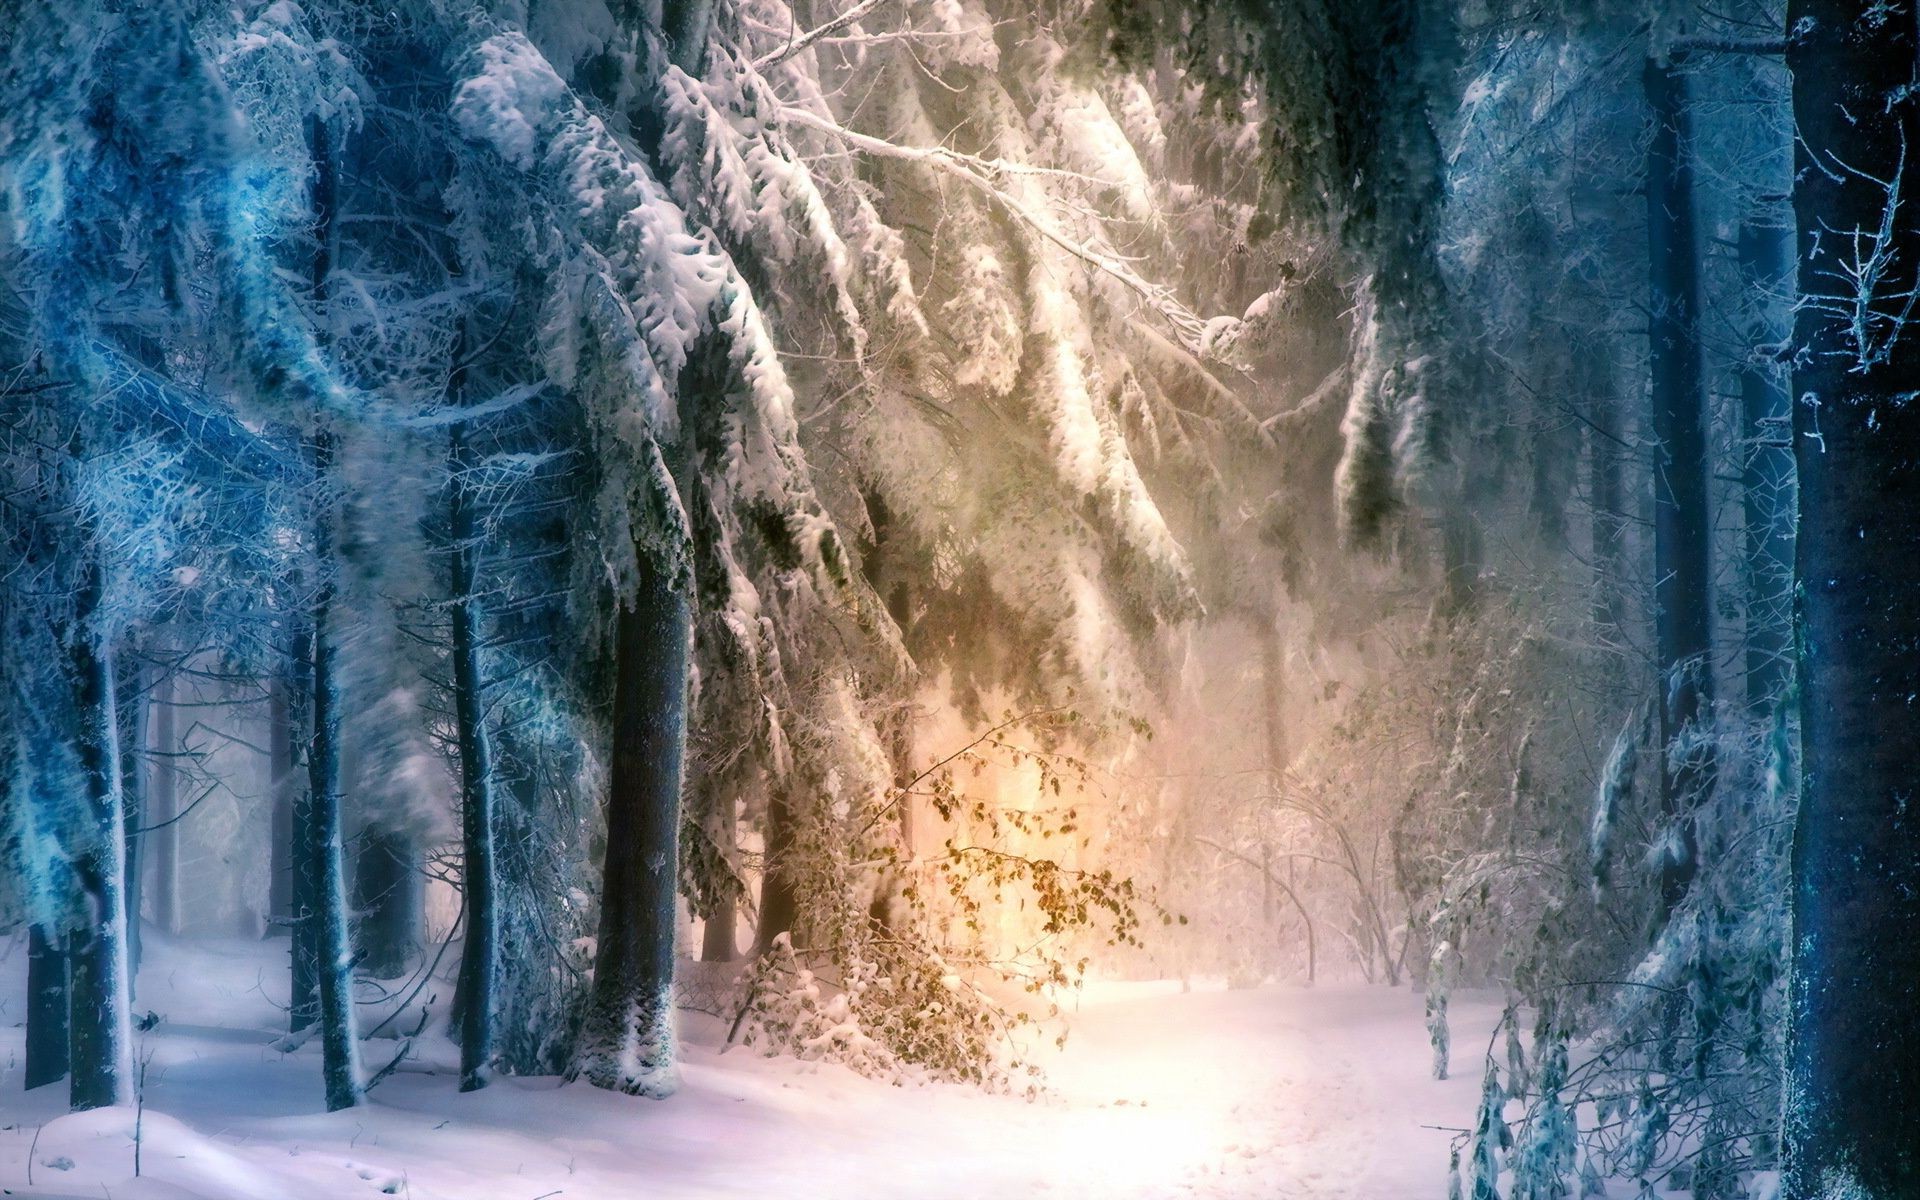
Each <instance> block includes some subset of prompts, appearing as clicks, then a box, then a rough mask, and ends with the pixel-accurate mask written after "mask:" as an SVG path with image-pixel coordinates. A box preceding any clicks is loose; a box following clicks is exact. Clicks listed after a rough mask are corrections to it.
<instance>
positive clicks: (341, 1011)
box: [306, 116, 361, 1112]
mask: <svg viewBox="0 0 1920 1200" xmlns="http://www.w3.org/2000/svg"><path fill="white" fill-rule="evenodd" d="M308 130H309V136H310V138H311V148H312V151H313V164H314V180H313V211H314V215H315V230H314V233H315V242H316V245H317V246H318V249H317V250H316V252H315V254H314V258H313V293H314V299H315V301H316V302H317V303H318V304H319V305H321V306H322V307H323V308H324V306H325V304H326V301H327V292H328V277H329V276H330V275H331V274H332V272H333V239H334V215H335V213H336V211H337V207H336V196H335V169H336V164H335V162H334V156H333V147H332V131H331V130H330V129H329V128H328V126H327V122H326V120H325V119H323V118H321V117H318V116H316V117H314V118H313V119H312V120H311V122H310V124H309V127H308ZM333 456H334V446H333V434H332V432H331V431H330V430H329V429H328V428H327V424H326V417H325V416H321V417H320V418H319V424H318V427H317V428H316V429H315V431H314V435H313V477H314V479H315V481H316V483H317V485H318V488H319V491H320V495H321V497H322V499H321V507H320V510H319V512H318V513H317V514H316V517H315V520H314V523H313V553H314V560H315V562H316V564H317V565H318V569H319V573H320V577H319V581H318V586H317V588H316V590H315V594H314V599H313V627H312V653H313V658H312V668H311V669H312V683H313V694H312V697H311V701H312V706H313V738H312V740H311V741H310V742H309V743H308V744H307V781H308V789H309V791H310V793H311V795H310V797H309V800H308V806H307V818H308V822H307V849H308V850H309V851H311V852H312V853H313V854H314V855H315V856H316V857H317V860H318V873H317V878H316V880H315V882H316V884H317V886H316V888H315V889H314V891H315V894H314V895H313V897H312V900H313V902H314V904H315V905H316V908H315V909H314V911H313V913H312V915H311V916H310V917H309V918H308V921H307V922H306V923H307V924H311V925H312V926H313V945H314V954H315V957H316V959H317V962H318V971H317V974H318V976H319V979H318V982H319V989H318V990H319V994H320V1051H321V1072H322V1078H323V1080H324V1082H325V1085H326V1096H327V1110H328V1111H329V1112H335V1111H338V1110H340V1109H343V1108H351V1107H353V1106H354V1105H356V1104H358V1103H360V1099H361V1093H360V1063H359V1049H360V1047H359V1039H358V1036H357V1034H356V1032H355V1028H354V1014H353V966H354V960H353V946H352V939H351V936H350V933H349V930H348V928H347V889H346V870H345V863H344V861H343V857H344V847H343V845H342V837H341V802H340V685H339V680H338V677H337V674H336V670H335V665H334V652H335V646H334V638H335V636H336V634H335V631H334V628H333V599H334V585H333V578H332V574H331V572H332V570H333V557H334V554H333V522H334V519H335V515H336V508H337V505H336V502H335V501H334V500H333V498H332V494H331V489H332V486H333V482H334V478H333V476H334V470H333Z"/></svg>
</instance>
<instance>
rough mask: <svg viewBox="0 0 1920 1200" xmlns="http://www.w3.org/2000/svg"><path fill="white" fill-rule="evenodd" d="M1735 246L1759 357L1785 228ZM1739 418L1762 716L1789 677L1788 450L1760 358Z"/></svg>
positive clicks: (1781, 278)
mask: <svg viewBox="0 0 1920 1200" xmlns="http://www.w3.org/2000/svg"><path fill="white" fill-rule="evenodd" d="M1738 252H1739V256H1740V274H1741V278H1742V279H1743V280H1744V281H1745V282H1746V285H1747V288H1748V290H1749V292H1750V293H1751V294H1752V296H1753V304H1754V309H1755V315H1754V320H1753V324H1752V326H1751V328H1750V330H1749V333H1748V339H1749V345H1748V351H1747V352H1748V354H1749V355H1750V356H1753V357H1755V358H1756V359H1757V356H1760V355H1763V354H1766V353H1767V352H1768V348H1770V347H1772V346H1776V345H1778V344H1779V343H1780V342H1781V341H1783V340H1784V339H1785V336H1786V334H1785V331H1784V330H1782V329H1778V328H1776V327H1775V326H1774V324H1773V322H1772V321H1771V320H1770V317H1771V315H1772V314H1771V313H1770V312H1769V310H1768V304H1769V298H1770V297H1773V296H1777V295H1780V294H1781V293H1782V292H1784V291H1785V289H1786V285H1787V283H1788V281H1789V279H1790V272H1789V271H1788V267H1787V262H1786V252H1787V243H1786V237H1785V233H1784V231H1783V230H1780V229H1777V228H1767V227H1765V226H1762V225H1753V224H1749V225H1743V226H1741V228H1740V237H1739V242H1738ZM1740 416H1741V420H1740V435H1741V438H1742V439H1743V440H1744V441H1745V443H1746V447H1745V449H1746V453H1745V455H1744V456H1743V459H1742V469H1741V475H1740V478H1741V493H1742V496H1743V499H1744V504H1743V507H1744V508H1745V517H1746V521H1745V528H1746V558H1747V561H1746V579H1745V584H1746V593H1747V636H1746V643H1747V653H1746V660H1747V662H1746V677H1747V678H1746V684H1747V707H1748V709H1749V711H1751V712H1753V713H1754V714H1755V715H1757V716H1765V715H1766V714H1768V713H1771V712H1772V711H1773V709H1774V706H1775V705H1776V704H1778V703H1779V702H1780V698H1781V696H1782V695H1783V694H1784V693H1785V691H1786V687H1787V680H1788V678H1789V677H1790V675H1791V672H1790V671H1789V669H1788V666H1789V663H1790V662H1791V658H1790V656H1791V655H1792V653H1793V647H1792V645H1791V644H1790V638H1789V636H1788V634H1789V632H1790V630H1791V628H1792V624H1793V618H1792V615H1791V613H1790V612H1789V611H1788V610H1789V606H1790V603H1791V595H1792V589H1793V516H1792V513H1793V508H1792V505H1793V452H1792V446H1791V439H1790V438H1789V437H1788V436H1787V434H1788V426H1789V422H1790V414H1789V412H1788V409H1787V393H1786V389H1784V388H1783V387H1781V386H1780V383H1779V381H1778V380H1777V379H1776V378H1775V375H1774V372H1772V371H1770V370H1768V369H1766V367H1765V366H1764V365H1762V364H1761V363H1760V362H1758V361H1750V362H1749V363H1748V364H1747V365H1746V367H1745V369H1743V370H1742V371H1741V372H1740Z"/></svg>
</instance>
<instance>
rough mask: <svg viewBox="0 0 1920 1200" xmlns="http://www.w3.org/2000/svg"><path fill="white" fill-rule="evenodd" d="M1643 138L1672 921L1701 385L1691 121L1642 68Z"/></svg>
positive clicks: (1698, 508)
mask: <svg viewBox="0 0 1920 1200" xmlns="http://www.w3.org/2000/svg"><path fill="white" fill-rule="evenodd" d="M1643 80H1644V83H1645V86H1646V96H1647V106H1648V107H1649V108H1650V109H1651V110H1652V113H1653V135H1652V138H1651V140H1650V141H1649V143H1648V148H1647V253H1648V258H1649V263H1650V265H1651V270H1650V283H1651V285H1652V289H1651V290H1652V295H1651V297H1650V305H1649V307H1650V310H1651V311H1650V312H1649V314H1648V352H1649V363H1648V366H1649V370H1650V372H1651V375H1652V383H1653V396H1652V400H1653V436H1654V461H1653V547H1654V548H1653V557H1654V568H1653V573H1654V588H1653V600H1654V642H1655V649H1654V653H1655V658H1656V660H1657V663H1656V665H1657V666H1658V667H1659V669H1660V733H1661V744H1662V745H1663V746H1671V745H1673V744H1674V742H1675V741H1676V739H1685V740H1686V744H1687V746H1688V749H1687V751H1686V752H1685V753H1683V754H1681V755H1678V756H1675V758H1676V761H1674V763H1673V765H1672V768H1671V769H1669V768H1668V765H1667V764H1668V760H1669V757H1670V756H1669V755H1667V754H1661V755H1659V756H1658V758H1659V761H1660V763H1661V781H1662V785H1663V786H1662V789H1661V796H1662V803H1663V806H1664V808H1665V813H1666V819H1667V821H1668V822H1669V824H1670V830H1671V836H1672V838H1673V842H1672V843H1671V844H1670V845H1669V846H1668V847H1667V848H1666V853H1664V854H1663V855H1662V857H1661V866H1660V896H1661V902H1662V908H1663V910H1664V911H1669V912H1670V911H1672V909H1673V907H1674V906H1675V905H1677V904H1678V903H1679V902H1680V898H1681V897H1682V896H1684V895H1685V894H1686V891H1687V887H1688V885H1689V884H1690V883H1691V882H1692V879H1693V872H1694V833H1693V823H1692V821H1691V819H1690V817H1689V813H1690V811H1691V810H1692V809H1693V808H1694V807H1695V806H1697V805H1698V804H1699V803H1700V802H1701V801H1702V800H1703V799H1705V797H1706V795H1707V793H1708V791H1709V789H1711V788H1712V786H1713V769H1714V768H1713V761H1712V756H1711V751H1710V750H1709V749H1708V747H1707V743H1706V742H1705V740H1704V739H1690V738H1688V730H1689V728H1690V727H1692V726H1696V725H1699V724H1701V723H1703V722H1705V721H1707V720H1709V719H1710V718H1711V715H1712V712H1711V709H1712V702H1713V676H1712V662H1711V659H1710V657H1709V653H1708V651H1709V649H1710V645H1709V640H1710V638H1711V636H1712V612H1711V603H1712V596H1711V592H1710V586H1711V585H1710V582H1709V569H1710V568H1709V563H1708V555H1709V545H1710V538H1711V536H1712V530H1711V523H1710V522H1709V520H1708V518H1707V470H1708V468H1707V438H1706V395H1705V377H1704V376H1703V375H1702V373H1701V357H1700V330H1699V320H1700V260H1699V239H1698V236H1697V234H1696V232H1695V229H1694V202H1693V166H1692V161H1691V154H1692V143H1693V138H1692V131H1691V117H1690V115H1689V108H1688V105H1689V101H1688V97H1687V85H1686V76H1685V74H1683V73H1682V72H1680V71H1678V70H1676V69H1675V68H1674V67H1672V66H1671V65H1669V64H1667V63H1664V62H1660V61H1658V60H1654V59H1649V60H1648V61H1647V64H1646V69H1645V72H1644V75H1643Z"/></svg>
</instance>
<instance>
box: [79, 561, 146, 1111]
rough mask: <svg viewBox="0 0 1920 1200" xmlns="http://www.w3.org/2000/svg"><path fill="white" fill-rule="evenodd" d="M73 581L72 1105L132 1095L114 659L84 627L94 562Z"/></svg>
mask: <svg viewBox="0 0 1920 1200" xmlns="http://www.w3.org/2000/svg"><path fill="white" fill-rule="evenodd" d="M88 576H89V577H88V579H87V580H86V581H85V582H84V583H83V584H82V585H81V592H82V594H81V597H80V602H79V607H80V610H81V614H82V619H81V621H80V622H79V629H78V631H77V632H76V634H75V636H74V646H73V649H72V652H71V653H72V669H73V679H74V701H75V703H74V707H75V710H76V713H77V715H78V717H79V720H80V730H79V734H80V737H79V750H80V774H81V779H80V782H81V786H82V787H83V788H84V789H85V790H86V800H87V805H88V811H89V814H90V816H91V818H92V824H93V833H94V837H93V841H92V844H91V845H89V846H88V847H87V849H86V850H85V851H84V852H82V853H81V854H79V855H78V856H77V857H76V858H75V859H74V863H73V870H74V877H75V880H76V882H77V883H78V884H79V888H80V897H79V899H80V913H81V916H80V923H79V925H78V926H77V927H76V928H74V929H73V930H71V931H70V932H69V934H68V936H67V949H68V955H69V959H68V963H69V976H68V984H67V1000H68V1054H69V1057H70V1062H71V1065H72V1075H71V1077H70V1079H69V1082H68V1096H69V1101H70V1103H71V1104H72V1106H73V1107H74V1108H75V1109H83V1108H100V1107H103V1106H106V1105H110V1104H124V1103H127V1102H129V1101H130V1100H131V1099H132V1096H133V1092H132V1077H131V1057H130V1055H131V1049H130V1045H131V1034H130V1031H129V1026H128V1020H127V1012H128V1007H129V999H128V995H127V966H128V964H127V944H126V931H127V911H126V892H125V890H124V884H125V880H126V838H125V833H126V827H125V825H124V823H123V820H122V816H123V814H122V812H121V798H120V779H121V772H120V739H119V722H118V718H117V716H116V714H115V711H114V675H113V657H112V654H111V652H110V651H109V650H108V649H107V648H106V647H105V646H103V645H100V644H97V641H96V639H98V638H99V634H98V632H97V631H96V630H93V629H90V628H88V626H89V625H91V624H92V617H93V615H94V609H95V608H96V606H97V605H98V603H99V599H100V580H99V575H98V569H97V568H93V569H90V570H89V572H88Z"/></svg>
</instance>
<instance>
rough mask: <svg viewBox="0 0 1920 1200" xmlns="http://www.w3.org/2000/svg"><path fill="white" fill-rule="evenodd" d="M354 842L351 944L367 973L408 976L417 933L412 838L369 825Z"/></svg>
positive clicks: (416, 874) (384, 976) (417, 902)
mask: <svg viewBox="0 0 1920 1200" xmlns="http://www.w3.org/2000/svg"><path fill="white" fill-rule="evenodd" d="M357 841H358V843H359V847H358V849H357V850H356V851H355V853H354V856H353V912H354V913H355V914H356V919H355V920H354V921H353V922H352V924H353V931H354V945H355V947H356V948H357V951H358V957H359V960H360V963H361V966H362V968H363V969H364V970H365V971H366V973H367V974H368V975H371V976H373V977H374V978H376V979H392V978H393V977H395V976H396V975H404V974H406V971H407V964H408V963H410V962H412V961H413V952H414V948H415V945H416V943H417V941H418V937H419V930H420V914H421V892H420V873H419V871H418V870H416V869H415V858H416V855H415V853H414V845H413V839H412V838H411V837H409V836H407V834H406V833H405V832H404V831H402V830H398V829H390V828H387V827H386V826H382V825H369V826H367V827H366V828H365V829H363V830H361V831H360V836H359V838H358V839H357Z"/></svg>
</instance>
